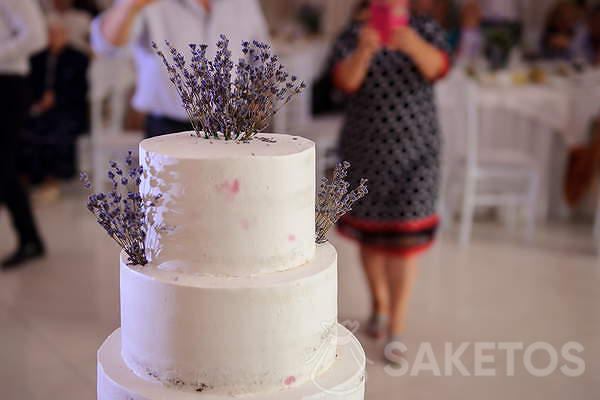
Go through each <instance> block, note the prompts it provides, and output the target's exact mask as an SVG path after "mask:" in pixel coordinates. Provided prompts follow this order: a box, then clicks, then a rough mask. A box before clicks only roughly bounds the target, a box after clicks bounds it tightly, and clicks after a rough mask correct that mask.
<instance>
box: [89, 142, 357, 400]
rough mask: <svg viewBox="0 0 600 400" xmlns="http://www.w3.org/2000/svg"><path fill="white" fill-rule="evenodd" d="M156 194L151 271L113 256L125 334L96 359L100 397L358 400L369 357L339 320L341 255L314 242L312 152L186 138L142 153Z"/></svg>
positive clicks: (145, 189)
mask: <svg viewBox="0 0 600 400" xmlns="http://www.w3.org/2000/svg"><path fill="white" fill-rule="evenodd" d="M140 162H141V163H142V165H143V167H144V169H145V175H144V179H143V181H142V184H141V186H140V190H141V192H142V194H143V195H149V194H155V193H157V192H161V193H163V199H162V201H161V202H160V204H159V205H158V206H157V207H156V209H155V214H154V215H153V216H152V219H153V220H154V221H155V222H156V223H157V224H163V225H166V226H169V227H170V228H171V229H170V230H169V232H168V233H166V234H163V235H159V234H155V235H149V236H148V238H147V248H148V249H149V250H151V251H152V253H153V254H152V261H151V263H149V264H148V265H146V266H131V265H128V264H127V260H126V256H124V255H122V256H121V328H120V329H119V330H117V331H116V332H115V333H113V334H112V335H111V336H110V337H109V338H108V339H107V340H106V342H105V343H104V344H103V345H102V347H101V348H100V350H99V352H98V398H99V399H100V400H109V399H110V400H116V399H119V400H121V399H123V400H126V399H127V400H129V399H134V400H141V399H148V400H154V399H170V400H171V399H207V400H208V399H214V400H217V399H223V400H225V399H230V398H233V397H238V396H243V397H244V398H248V399H250V400H252V399H257V400H259V399H261V400H262V399H278V400H281V399H283V400H286V399H345V400H355V399H361V400H362V399H363V398H364V380H365V375H364V374H365V356H364V352H363V350H362V348H361V346H360V344H359V343H358V342H357V340H356V339H355V338H354V337H353V336H352V334H351V333H350V332H349V331H348V330H346V329H345V328H344V327H342V326H340V325H338V324H337V254H336V251H335V249H334V248H333V247H332V246H331V245H330V244H324V245H315V241H314V240H315V146H314V143H312V142H311V141H309V140H307V139H304V138H301V137H294V136H287V135H270V134H262V135H260V137H259V138H255V139H253V140H252V141H250V142H248V143H240V142H235V141H224V140H209V139H204V138H198V137H196V136H195V135H194V134H191V133H180V134H173V135H166V136H162V137H158V138H153V139H148V140H145V141H143V142H142V143H141V144H140Z"/></svg>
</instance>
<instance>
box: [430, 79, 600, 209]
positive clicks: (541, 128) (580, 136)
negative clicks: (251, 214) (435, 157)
mask: <svg viewBox="0 0 600 400" xmlns="http://www.w3.org/2000/svg"><path fill="white" fill-rule="evenodd" d="M513 77H514V75H511V73H509V72H505V73H500V74H498V75H497V76H495V77H494V79H490V78H487V79H479V80H478V81H477V91H478V97H477V98H478V105H479V113H480V120H481V126H480V134H479V137H480V141H481V142H484V143H487V144H490V143H493V144H494V147H496V146H498V147H506V146H512V148H519V149H520V150H525V151H526V152H528V153H531V155H532V156H533V157H535V160H536V166H537V169H538V172H539V174H540V176H541V178H542V182H541V188H540V190H541V196H540V203H539V208H538V215H539V216H540V218H543V219H546V218H548V217H549V216H564V215H565V214H566V212H567V211H566V207H565V205H564V203H563V201H562V177H563V174H564V168H565V165H566V155H567V150H568V149H569V148H570V147H572V146H575V145H578V144H580V143H584V142H585V141H586V138H587V134H588V132H589V124H590V122H591V120H592V118H593V117H594V116H596V115H599V114H600V73H598V71H595V70H592V71H589V72H587V73H584V74H578V75H576V76H572V77H550V78H548V79H547V81H546V82H545V83H543V84H532V83H515V81H514V79H513ZM442 86H443V83H442ZM460 95H461V93H453V92H452V91H447V90H438V102H441V103H446V104H448V102H452V101H453V98H455V97H454V96H460ZM441 114H442V118H443V115H444V113H441ZM445 125H448V124H445V123H444V121H442V127H444V126H445ZM459 129H460V127H459ZM463 129H464V128H463ZM450 135H451V134H450ZM445 136H446V140H447V141H448V140H452V138H451V137H450V138H449V137H448V136H449V134H448V133H445ZM488 147H489V146H488Z"/></svg>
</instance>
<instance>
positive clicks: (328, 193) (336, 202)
mask: <svg viewBox="0 0 600 400" xmlns="http://www.w3.org/2000/svg"><path fill="white" fill-rule="evenodd" d="M349 168H350V163H349V162H348V161H344V162H342V163H339V164H338V165H336V167H335V170H334V171H333V179H332V180H331V182H330V181H329V180H328V179H327V178H325V177H323V178H321V186H320V189H319V194H318V195H317V204H316V236H317V237H316V242H317V243H325V242H326V241H327V232H329V229H331V227H332V226H333V225H335V224H336V223H337V221H338V220H339V219H340V217H342V216H343V215H344V214H346V213H347V212H349V211H350V210H352V205H353V204H354V203H355V202H357V201H358V200H360V199H361V198H363V197H364V196H365V195H366V194H367V193H368V190H367V180H366V179H361V180H360V184H359V185H358V186H357V187H356V188H355V189H354V190H352V191H351V192H350V193H348V189H349V188H350V184H349V183H348V182H346V181H345V180H344V178H346V176H347V175H348V169H349Z"/></svg>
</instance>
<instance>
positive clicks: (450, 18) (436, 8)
mask: <svg viewBox="0 0 600 400" xmlns="http://www.w3.org/2000/svg"><path fill="white" fill-rule="evenodd" d="M431 15H432V17H433V19H435V20H436V21H437V23H438V24H439V25H440V26H441V27H442V28H443V29H444V31H446V37H447V38H448V44H449V46H450V49H451V50H452V53H455V52H456V51H457V50H458V47H459V40H460V12H459V7H458V5H457V4H456V2H455V1H453V0H435V1H434V4H433V11H432V14H431Z"/></svg>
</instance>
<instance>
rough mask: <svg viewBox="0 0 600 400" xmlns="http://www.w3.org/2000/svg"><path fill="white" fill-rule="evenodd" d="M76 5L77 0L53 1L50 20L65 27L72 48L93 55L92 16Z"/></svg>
mask: <svg viewBox="0 0 600 400" xmlns="http://www.w3.org/2000/svg"><path fill="white" fill-rule="evenodd" d="M75 3H76V1H75V0H53V1H52V7H51V9H50V12H49V13H48V18H49V19H50V20H51V21H57V23H59V24H61V25H62V26H63V29H65V30H66V34H67V40H68V42H69V44H70V45H71V46H73V47H75V48H76V49H78V50H80V51H82V52H84V53H88V54H91V48H90V24H91V23H92V14H90V12H89V11H87V10H86V9H79V8H75Z"/></svg>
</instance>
